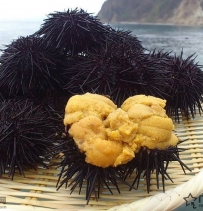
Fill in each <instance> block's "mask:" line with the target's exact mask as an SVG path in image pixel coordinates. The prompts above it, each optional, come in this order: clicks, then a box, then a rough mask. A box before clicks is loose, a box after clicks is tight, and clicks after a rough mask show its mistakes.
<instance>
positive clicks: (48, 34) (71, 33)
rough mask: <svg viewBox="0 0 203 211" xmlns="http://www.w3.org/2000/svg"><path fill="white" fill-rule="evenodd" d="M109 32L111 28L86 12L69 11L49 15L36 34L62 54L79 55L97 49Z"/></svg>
mask: <svg viewBox="0 0 203 211" xmlns="http://www.w3.org/2000/svg"><path fill="white" fill-rule="evenodd" d="M109 30H111V28H110V27H109V26H105V25H104V24H103V23H101V22H100V21H99V20H98V19H96V17H93V16H92V15H90V14H89V13H87V12H85V11H84V10H82V9H80V10H79V9H75V10H69V9H68V10H67V11H66V12H55V13H52V14H49V15H48V18H47V19H46V20H44V23H43V24H42V26H41V28H40V29H39V30H38V31H37V32H36V33H35V34H36V35H40V36H41V37H43V39H44V41H45V42H46V43H47V45H48V46H51V47H52V48H54V49H59V50H60V52H61V53H63V54H70V55H74V54H76V55H77V54H78V53H84V52H88V50H89V49H92V48H97V47H98V46H99V45H100V43H101V42H102V40H103V39H105V34H107V33H108V32H109Z"/></svg>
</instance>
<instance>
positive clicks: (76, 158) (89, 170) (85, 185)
mask: <svg viewBox="0 0 203 211" xmlns="http://www.w3.org/2000/svg"><path fill="white" fill-rule="evenodd" d="M65 140H66V141H65V142H64V141H61V143H58V145H57V146H55V147H54V148H53V149H52V152H53V153H55V154H56V155H57V154H58V152H60V153H63V158H62V161H61V163H60V164H58V163H57V164H56V165H58V167H60V168H61V170H60V174H59V175H58V176H59V177H58V182H57V190H58V189H59V188H61V186H63V185H65V187H66V188H67V187H69V188H70V191H71V192H70V193H72V192H73V191H74V190H75V189H77V188H79V190H78V191H79V194H80V193H81V191H82V190H83V189H85V192H86V200H87V203H89V200H90V198H91V197H93V196H94V197H95V198H96V200H98V199H99V196H100V193H101V190H102V189H103V186H106V188H107V189H108V190H109V192H110V193H111V194H113V192H112V187H113V188H116V190H117V191H118V192H119V193H120V189H119V183H118V182H121V183H124V184H125V185H127V186H129V188H133V187H131V185H130V184H129V183H127V182H126V181H125V180H124V179H123V176H122V175H123V171H124V169H122V168H123V167H116V168H115V167H108V168H102V167H98V166H94V165H91V164H89V163H86V162H85V155H84V154H83V153H81V152H80V151H79V149H78V147H77V146H76V145H75V142H74V140H73V139H72V138H67V137H65ZM54 165H55V164H54Z"/></svg>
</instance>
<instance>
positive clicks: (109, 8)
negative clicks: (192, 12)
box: [98, 0, 203, 22]
mask: <svg viewBox="0 0 203 211" xmlns="http://www.w3.org/2000/svg"><path fill="white" fill-rule="evenodd" d="M181 1H182V0H142V1H141V0H107V1H106V2H105V3H104V5H103V7H102V9H101V11H100V12H99V14H98V17H99V18H100V19H101V20H102V21H104V22H112V21H116V22H120V21H142V22H156V21H157V20H166V19H167V18H169V17H170V15H171V14H172V13H173V11H174V9H175V8H177V7H178V6H179V4H180V2H181ZM202 2H203V0H202ZM202 4H203V3H202Z"/></svg>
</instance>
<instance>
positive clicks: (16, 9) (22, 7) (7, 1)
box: [0, 0, 105, 21]
mask: <svg viewBox="0 0 203 211" xmlns="http://www.w3.org/2000/svg"><path fill="white" fill-rule="evenodd" d="M104 2H105V0H0V21H4V20H36V19H43V18H46V15H48V14H49V13H53V12H55V11H60V12H63V11H66V10H67V9H69V8H70V9H75V8H76V7H78V8H81V9H84V10H85V11H86V12H88V13H92V14H93V15H97V13H98V12H99V10H100V9H101V7H102V4H103V3H104Z"/></svg>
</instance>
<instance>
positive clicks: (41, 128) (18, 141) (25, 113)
mask: <svg viewBox="0 0 203 211" xmlns="http://www.w3.org/2000/svg"><path fill="white" fill-rule="evenodd" d="M48 118H49V115H47V113H46V112H44V110H43V109H42V108H41V107H40V106H36V105H35V104H34V103H33V102H31V101H28V100H21V101H20V100H5V101H3V102H1V103H0V177H1V176H2V174H4V173H6V169H7V168H8V175H9V176H11V177H12V178H13V177H14V174H15V172H16V170H18V171H19V172H20V174H24V170H25V169H27V168H32V169H36V167H37V165H38V164H39V165H42V166H43V167H46V163H45V160H46V158H48V154H50V147H51V146H52V145H53V142H52V138H51V137H53V134H54V133H55V126H54V125H53V124H52V123H51V121H49V119H48Z"/></svg>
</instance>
